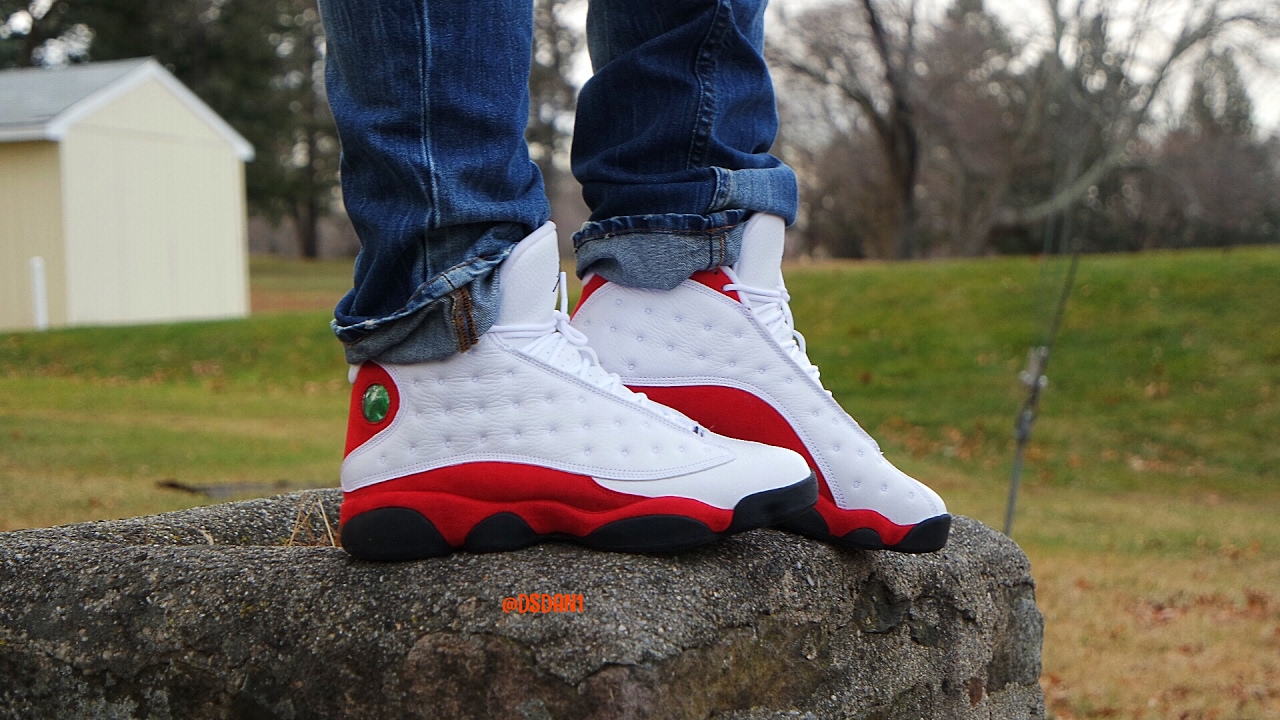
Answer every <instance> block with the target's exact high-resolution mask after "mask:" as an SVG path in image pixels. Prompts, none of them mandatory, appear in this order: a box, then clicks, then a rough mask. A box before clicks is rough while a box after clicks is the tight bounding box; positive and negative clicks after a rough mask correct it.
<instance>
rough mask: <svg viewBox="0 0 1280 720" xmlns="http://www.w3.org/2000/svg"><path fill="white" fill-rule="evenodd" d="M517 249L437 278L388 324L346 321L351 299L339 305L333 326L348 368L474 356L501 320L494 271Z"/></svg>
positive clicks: (377, 320) (384, 320)
mask: <svg viewBox="0 0 1280 720" xmlns="http://www.w3.org/2000/svg"><path fill="white" fill-rule="evenodd" d="M513 247H514V244H511V245H508V246H507V247H506V248H504V249H502V250H501V251H499V252H496V253H494V254H491V255H485V256H482V257H477V258H472V259H471V260H468V261H467V262H465V263H461V264H459V265H456V266H454V267H452V268H450V269H449V270H447V271H445V272H443V273H441V274H439V275H437V276H436V277H434V278H432V279H431V280H429V281H428V282H426V283H424V284H423V285H422V286H420V287H419V288H418V289H417V291H416V292H414V293H413V296H412V297H410V298H409V302H408V303H406V304H405V306H404V307H403V308H402V309H400V310H397V311H396V312H395V313H393V314H391V315H389V316H387V317H384V318H358V317H351V316H348V315H345V314H344V313H343V310H344V308H347V307H349V306H350V302H351V295H350V294H348V296H347V297H344V298H343V299H342V300H341V301H340V302H339V303H338V308H337V312H335V313H334V315H335V319H334V320H333V321H332V322H331V323H330V326H331V327H332V328H333V332H334V334H335V335H337V336H338V339H339V340H341V341H342V345H343V349H344V351H345V353H346V358H347V362H348V363H350V364H352V365H356V364H359V363H362V362H365V361H368V360H378V361H381V362H387V363H395V364H407V363H419V362H429V361H433V360H444V359H445V358H448V357H449V356H451V355H453V354H455V353H458V352H466V351H467V350H469V349H470V348H471V346H473V345H475V344H476V343H477V342H479V340H480V336H481V335H483V334H484V333H485V332H487V331H488V330H489V328H490V327H492V326H493V323H494V321H495V320H496V319H497V316H498V277H497V273H496V272H494V270H495V269H496V268H497V267H498V265H499V264H501V263H502V261H503V260H505V259H506V257H507V255H509V254H511V248H513Z"/></svg>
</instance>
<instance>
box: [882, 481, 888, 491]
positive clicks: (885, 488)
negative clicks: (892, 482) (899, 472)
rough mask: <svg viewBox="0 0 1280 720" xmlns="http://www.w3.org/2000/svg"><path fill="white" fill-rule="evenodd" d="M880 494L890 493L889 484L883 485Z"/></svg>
mask: <svg viewBox="0 0 1280 720" xmlns="http://www.w3.org/2000/svg"><path fill="white" fill-rule="evenodd" d="M880 492H889V483H881V485H880Z"/></svg>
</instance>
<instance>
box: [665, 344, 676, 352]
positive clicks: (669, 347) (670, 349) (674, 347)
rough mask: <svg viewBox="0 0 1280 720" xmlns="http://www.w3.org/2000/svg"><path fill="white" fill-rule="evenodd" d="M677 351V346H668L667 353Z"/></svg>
mask: <svg viewBox="0 0 1280 720" xmlns="http://www.w3.org/2000/svg"><path fill="white" fill-rule="evenodd" d="M675 349H676V346H675V345H668V346H667V352H671V351H672V350H675Z"/></svg>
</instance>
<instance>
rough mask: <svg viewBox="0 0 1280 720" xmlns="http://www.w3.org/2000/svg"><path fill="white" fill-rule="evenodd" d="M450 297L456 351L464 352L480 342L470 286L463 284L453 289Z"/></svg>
mask: <svg viewBox="0 0 1280 720" xmlns="http://www.w3.org/2000/svg"><path fill="white" fill-rule="evenodd" d="M451 299H452V302H451V303H450V306H451V307H450V311H451V313H450V314H451V315H452V320H453V322H452V325H453V336H454V339H455V340H456V341H457V343H458V352H466V351H468V350H470V349H471V348H472V347H474V346H475V344H476V343H478V342H480V338H479V336H478V335H477V333H476V323H475V307H474V306H473V305H472V303H471V286H470V285H463V286H462V287H460V288H458V289H457V290H455V291H453V293H452V295H451Z"/></svg>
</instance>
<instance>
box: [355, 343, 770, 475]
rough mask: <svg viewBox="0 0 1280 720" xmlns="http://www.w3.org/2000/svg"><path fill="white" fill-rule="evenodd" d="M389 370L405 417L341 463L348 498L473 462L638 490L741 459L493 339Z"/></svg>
mask: <svg viewBox="0 0 1280 720" xmlns="http://www.w3.org/2000/svg"><path fill="white" fill-rule="evenodd" d="M386 370H387V372H388V374H390V375H391V377H392V378H393V379H394V381H395V384H396V387H397V388H398V389H399V392H400V398H401V404H400V411H399V412H398V413H397V414H396V417H395V420H394V421H393V422H392V423H391V425H390V426H389V427H387V429H385V430H383V431H382V432H380V433H378V434H377V435H376V436H374V437H373V438H372V439H370V440H369V441H368V442H366V443H365V444H363V445H361V446H360V447H359V448H357V449H356V450H354V451H352V452H351V454H350V455H348V456H347V459H346V460H345V461H344V462H343V464H342V487H343V489H344V490H346V491H347V492H351V491H353V490H356V489H358V488H361V487H365V486H368V485H372V484H374V483H377V482H382V481H385V480H389V479H392V478H396V477H402V476H404V475H407V474H411V473H418V472H424V471H427V470H431V469H434V468H439V467H446V466H450V465H457V464H461V463H466V462H483V461H494V462H512V463H527V464H533V465H540V466H544V467H549V468H553V469H556V470H563V471H565V472H571V473H577V474H581V475H589V476H592V477H595V478H601V479H607V480H617V481H639V480H653V479H657V478H665V477H671V476H674V475H682V474H688V473H695V472H698V471H701V470H706V469H708V468H713V467H716V466H719V465H723V464H726V463H729V462H730V461H732V460H733V459H734V453H733V452H732V451H731V450H729V449H728V448H727V447H725V446H723V445H721V444H718V443H715V442H711V441H710V440H709V439H707V438H704V437H700V436H698V435H696V434H694V433H692V432H689V431H688V430H686V429H683V428H679V427H677V426H676V425H674V424H673V423H671V422H670V421H669V420H667V419H666V418H664V417H662V416H661V415H660V414H658V413H656V412H653V411H650V410H647V409H645V408H642V407H638V406H636V405H634V404H632V403H628V402H627V401H625V400H621V399H619V398H617V397H615V396H613V395H610V394H609V393H607V392H605V391H603V390H600V389H599V388H596V387H595V386H593V385H590V384H588V383H586V382H583V381H581V380H578V379H577V378H574V377H572V376H569V375H567V374H565V373H562V372H559V371H557V370H555V369H553V368H550V367H548V366H546V365H544V364H541V363H539V362H537V361H535V360H533V359H531V358H528V357H526V356H524V355H522V354H521V353H520V352H518V351H516V350H513V349H511V348H509V347H507V346H505V345H503V344H502V343H501V342H500V341H498V340H495V339H494V338H493V337H492V336H489V335H486V336H483V337H482V338H481V339H480V342H479V344H477V345H476V346H475V347H473V348H472V349H471V350H469V351H468V352H465V353H460V354H458V355H454V356H453V357H451V358H449V359H448V360H444V361H441V362H434V363H424V364H422V365H391V366H387V367H386ZM778 484H782V483H775V486H776V485H778Z"/></svg>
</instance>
